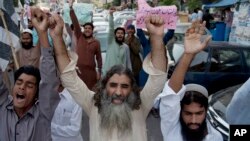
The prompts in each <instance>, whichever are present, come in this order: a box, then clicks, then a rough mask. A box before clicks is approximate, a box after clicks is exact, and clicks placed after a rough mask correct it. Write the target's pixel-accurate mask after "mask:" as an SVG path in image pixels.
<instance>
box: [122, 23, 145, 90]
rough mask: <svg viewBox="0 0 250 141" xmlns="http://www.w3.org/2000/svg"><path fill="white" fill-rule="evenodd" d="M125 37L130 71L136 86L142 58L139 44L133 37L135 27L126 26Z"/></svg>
mask: <svg viewBox="0 0 250 141" xmlns="http://www.w3.org/2000/svg"><path fill="white" fill-rule="evenodd" d="M127 34H128V35H127V37H126V38H125V43H126V44H127V45H128V46H129V50H130V60H131V63H132V71H133V73H134V76H135V80H136V83H137V85H139V73H140V71H141V68H142V58H141V57H140V51H141V43H140V40H139V39H138V38H137V37H136V36H135V26H134V25H132V24H130V25H128V26H127Z"/></svg>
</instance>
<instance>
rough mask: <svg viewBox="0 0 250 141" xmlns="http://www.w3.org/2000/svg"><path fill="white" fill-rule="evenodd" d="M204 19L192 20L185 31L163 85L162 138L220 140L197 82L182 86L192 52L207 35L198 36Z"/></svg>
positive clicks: (204, 92)
mask: <svg viewBox="0 0 250 141" xmlns="http://www.w3.org/2000/svg"><path fill="white" fill-rule="evenodd" d="M204 29H205V22H204V23H203V24H200V22H199V21H196V22H194V23H193V24H192V27H191V28H189V29H188V30H187V32H186V34H185V40H184V48H185V50H184V54H183V56H182V58H181V60H180V61H179V63H178V65H177V67H176V68H175V70H174V72H173V74H172V76H171V79H170V80H169V81H168V82H167V83H166V84H165V87H164V89H163V91H162V93H161V94H160V95H159V98H160V99H161V100H160V117H161V131H162V135H163V138H164V141H223V139H222V135H221V134H220V133H219V132H218V131H217V130H215V129H214V128H213V127H212V126H211V124H210V123H209V122H208V121H207V120H206V113H207V109H208V92H207V90H206V88H204V87H203V86H201V85H198V84H188V85H186V86H183V82H184V78H185V74H186V71H187V70H188V67H189V65H190V64H191V62H192V59H193V58H194V57H195V55H196V54H197V53H198V52H200V51H201V50H203V49H204V48H205V47H206V46H207V44H208V42H209V40H210V39H211V37H210V36H209V37H207V38H206V39H205V41H203V42H201V41H200V39H201V37H202V35H203V33H204Z"/></svg>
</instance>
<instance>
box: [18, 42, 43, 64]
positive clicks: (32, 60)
mask: <svg viewBox="0 0 250 141" xmlns="http://www.w3.org/2000/svg"><path fill="white" fill-rule="evenodd" d="M16 54H17V60H18V62H19V66H20V67H21V66H24V65H32V66H35V67H37V68H39V60H40V56H41V51H40V47H37V46H35V47H32V48H31V49H24V48H20V49H18V50H17V52H16Z"/></svg>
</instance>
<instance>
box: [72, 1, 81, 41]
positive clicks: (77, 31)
mask: <svg viewBox="0 0 250 141" xmlns="http://www.w3.org/2000/svg"><path fill="white" fill-rule="evenodd" d="M69 9H70V18H71V21H72V24H73V26H74V33H75V36H76V38H77V39H78V38H79V37H80V36H81V34H82V32H81V27H80V24H79V22H78V19H77V17H76V14H75V11H74V9H73V2H70V3H69Z"/></svg>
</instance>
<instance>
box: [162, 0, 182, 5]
mask: <svg viewBox="0 0 250 141" xmlns="http://www.w3.org/2000/svg"><path fill="white" fill-rule="evenodd" d="M178 4H179V2H178V0H160V5H178Z"/></svg>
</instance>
